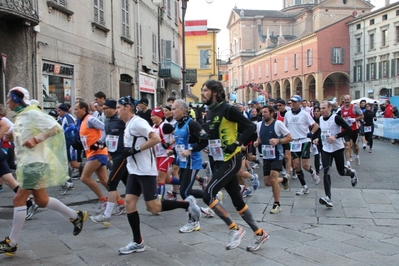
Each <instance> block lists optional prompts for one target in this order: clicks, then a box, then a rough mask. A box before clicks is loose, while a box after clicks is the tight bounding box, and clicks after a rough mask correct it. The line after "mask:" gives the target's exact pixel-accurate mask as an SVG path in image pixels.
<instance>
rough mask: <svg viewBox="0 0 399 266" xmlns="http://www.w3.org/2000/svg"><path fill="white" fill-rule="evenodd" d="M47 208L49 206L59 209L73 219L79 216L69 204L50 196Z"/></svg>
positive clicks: (54, 209)
mask: <svg viewBox="0 0 399 266" xmlns="http://www.w3.org/2000/svg"><path fill="white" fill-rule="evenodd" d="M46 208H49V209H50V210H53V211H57V212H60V213H62V214H63V215H65V216H66V217H69V218H71V219H73V220H75V219H76V218H78V213H77V212H76V211H75V210H72V209H71V208H69V207H68V206H66V205H65V204H64V203H62V202H61V201H59V200H58V199H56V198H52V197H50V198H49V200H48V203H47V206H46Z"/></svg>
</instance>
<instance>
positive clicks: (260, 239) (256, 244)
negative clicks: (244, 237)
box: [247, 230, 270, 251]
mask: <svg viewBox="0 0 399 266" xmlns="http://www.w3.org/2000/svg"><path fill="white" fill-rule="evenodd" d="M269 238H270V236H269V234H268V233H266V232H265V231H264V230H263V233H262V235H260V236H258V235H255V236H254V239H253V240H252V244H251V245H250V246H248V247H247V251H257V250H258V249H259V248H260V245H262V244H263V243H265V242H266V241H267V240H268V239H269Z"/></svg>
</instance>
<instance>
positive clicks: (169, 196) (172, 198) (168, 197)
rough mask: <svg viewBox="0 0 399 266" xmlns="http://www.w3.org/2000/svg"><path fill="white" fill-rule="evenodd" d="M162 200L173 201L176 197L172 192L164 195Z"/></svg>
mask: <svg viewBox="0 0 399 266" xmlns="http://www.w3.org/2000/svg"><path fill="white" fill-rule="evenodd" d="M164 200H173V201H176V200H177V198H176V197H175V196H173V194H172V195H169V194H168V195H166V197H165V198H164Z"/></svg>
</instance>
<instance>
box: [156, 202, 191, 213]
mask: <svg viewBox="0 0 399 266" xmlns="http://www.w3.org/2000/svg"><path fill="white" fill-rule="evenodd" d="M189 206H190V204H189V203H188V202H187V201H174V200H163V201H162V211H170V210H174V209H179V208H180V209H186V210H187V209H188V207H189Z"/></svg>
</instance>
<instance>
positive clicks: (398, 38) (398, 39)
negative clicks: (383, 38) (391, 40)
mask: <svg viewBox="0 0 399 266" xmlns="http://www.w3.org/2000/svg"><path fill="white" fill-rule="evenodd" d="M395 31H396V36H395V37H396V38H395V42H396V43H398V42H399V26H396V28H395Z"/></svg>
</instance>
